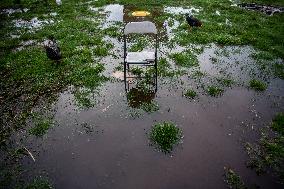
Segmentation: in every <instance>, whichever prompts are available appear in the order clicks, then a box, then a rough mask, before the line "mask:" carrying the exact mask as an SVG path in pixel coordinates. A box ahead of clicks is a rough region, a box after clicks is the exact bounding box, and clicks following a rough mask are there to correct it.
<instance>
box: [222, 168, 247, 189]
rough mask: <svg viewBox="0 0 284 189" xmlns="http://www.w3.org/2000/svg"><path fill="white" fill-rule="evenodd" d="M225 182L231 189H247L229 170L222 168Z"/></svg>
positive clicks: (231, 170)
mask: <svg viewBox="0 0 284 189" xmlns="http://www.w3.org/2000/svg"><path fill="white" fill-rule="evenodd" d="M224 171H225V174H224V177H225V182H226V183H227V185H228V188H231V189H247V187H246V186H245V184H244V182H243V181H242V179H241V177H240V176H239V175H238V174H237V173H236V172H235V171H234V170H233V169H231V168H227V167H225V168H224Z"/></svg>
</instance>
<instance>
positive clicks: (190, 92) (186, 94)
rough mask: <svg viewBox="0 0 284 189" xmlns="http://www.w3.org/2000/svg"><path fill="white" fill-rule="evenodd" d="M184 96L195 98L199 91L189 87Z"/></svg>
mask: <svg viewBox="0 0 284 189" xmlns="http://www.w3.org/2000/svg"><path fill="white" fill-rule="evenodd" d="M184 96H185V97H187V98H190V99H194V98H195V97H196V96H197V93H196V92H195V91H194V90H192V89H188V90H187V91H186V93H185V94H184Z"/></svg>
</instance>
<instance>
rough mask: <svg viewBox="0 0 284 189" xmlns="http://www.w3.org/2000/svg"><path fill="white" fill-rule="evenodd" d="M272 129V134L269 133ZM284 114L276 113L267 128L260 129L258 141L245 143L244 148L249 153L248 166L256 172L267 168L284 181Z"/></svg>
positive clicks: (262, 171)
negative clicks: (260, 133) (260, 134)
mask: <svg viewBox="0 0 284 189" xmlns="http://www.w3.org/2000/svg"><path fill="white" fill-rule="evenodd" d="M271 130H273V131H274V132H275V133H274V135H272V134H270V131H271ZM283 134H284V114H283V113H278V114H277V115H275V117H274V118H273V120H272V123H271V125H270V127H269V130H264V131H262V136H261V138H260V139H259V141H258V143H255V144H251V143H247V145H246V150H247V153H248V155H249V160H248V162H247V165H248V167H250V168H252V169H254V170H255V171H256V173H257V174H263V173H265V172H267V171H268V170H269V172H272V173H273V174H274V175H276V176H277V177H278V178H279V181H280V182H281V183H284V171H283V170H284V164H283V162H284V136H283Z"/></svg>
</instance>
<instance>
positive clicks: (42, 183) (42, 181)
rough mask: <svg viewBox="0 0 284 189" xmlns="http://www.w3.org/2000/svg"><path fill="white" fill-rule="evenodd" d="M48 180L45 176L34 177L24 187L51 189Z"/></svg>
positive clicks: (29, 188) (27, 188)
mask: <svg viewBox="0 0 284 189" xmlns="http://www.w3.org/2000/svg"><path fill="white" fill-rule="evenodd" d="M53 188H54V187H53V186H52V185H51V183H50V181H49V180H48V179H46V178H41V177H39V178H36V179H34V180H33V181H32V182H31V183H30V184H28V185H27V186H26V187H24V189H53Z"/></svg>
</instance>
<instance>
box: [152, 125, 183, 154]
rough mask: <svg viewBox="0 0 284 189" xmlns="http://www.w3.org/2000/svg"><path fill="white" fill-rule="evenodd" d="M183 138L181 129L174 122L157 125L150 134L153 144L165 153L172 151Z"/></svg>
mask: <svg viewBox="0 0 284 189" xmlns="http://www.w3.org/2000/svg"><path fill="white" fill-rule="evenodd" d="M181 136H182V132H181V129H180V128H178V127H177V126H176V125H175V124H174V123H172V122H162V123H157V124H155V125H154V126H153V127H152V130H151V133H150V139H151V141H152V143H154V144H155V145H157V147H158V148H159V149H160V150H161V151H163V152H165V153H169V152H171V151H172V149H173V146H174V145H175V144H178V143H179V141H180V140H181Z"/></svg>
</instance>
